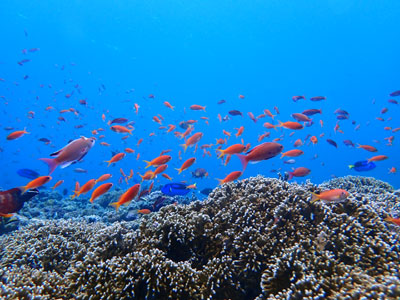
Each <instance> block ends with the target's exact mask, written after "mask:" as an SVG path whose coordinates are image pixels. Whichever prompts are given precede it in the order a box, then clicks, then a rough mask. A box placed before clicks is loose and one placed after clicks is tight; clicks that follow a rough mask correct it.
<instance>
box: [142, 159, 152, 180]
mask: <svg viewBox="0 0 400 300" xmlns="http://www.w3.org/2000/svg"><path fill="white" fill-rule="evenodd" d="M144 162H145V163H146V164H147V166H146V167H145V169H147V168H149V167H151V162H149V161H148V160H144ZM142 178H143V177H142Z"/></svg>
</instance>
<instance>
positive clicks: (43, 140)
mask: <svg viewBox="0 0 400 300" xmlns="http://www.w3.org/2000/svg"><path fill="white" fill-rule="evenodd" d="M39 142H43V143H50V140H49V139H46V138H40V139H39Z"/></svg>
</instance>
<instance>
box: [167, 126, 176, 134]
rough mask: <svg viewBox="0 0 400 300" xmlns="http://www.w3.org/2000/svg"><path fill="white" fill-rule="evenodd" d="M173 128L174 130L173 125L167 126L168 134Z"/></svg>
mask: <svg viewBox="0 0 400 300" xmlns="http://www.w3.org/2000/svg"><path fill="white" fill-rule="evenodd" d="M175 128H176V126H175V125H172V124H169V125H168V130H167V132H168V133H169V132H171V131H172V130H175Z"/></svg>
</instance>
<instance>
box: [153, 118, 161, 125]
mask: <svg viewBox="0 0 400 300" xmlns="http://www.w3.org/2000/svg"><path fill="white" fill-rule="evenodd" d="M153 121H154V122H156V123H158V124H160V125H162V123H161V120H160V119H159V118H158V117H157V116H154V117H153Z"/></svg>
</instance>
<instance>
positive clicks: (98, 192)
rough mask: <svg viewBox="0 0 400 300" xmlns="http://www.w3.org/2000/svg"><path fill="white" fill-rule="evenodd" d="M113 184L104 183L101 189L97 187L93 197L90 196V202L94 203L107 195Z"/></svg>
mask: <svg viewBox="0 0 400 300" xmlns="http://www.w3.org/2000/svg"><path fill="white" fill-rule="evenodd" d="M112 186H113V184H112V183H110V182H109V183H104V184H102V185H100V186H99V187H97V188H96V189H95V190H94V191H93V193H92V196H90V202H91V203H93V201H94V200H95V199H97V198H99V197H100V196H101V195H103V194H105V193H107V192H108V191H109V190H110V189H111V188H112Z"/></svg>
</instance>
